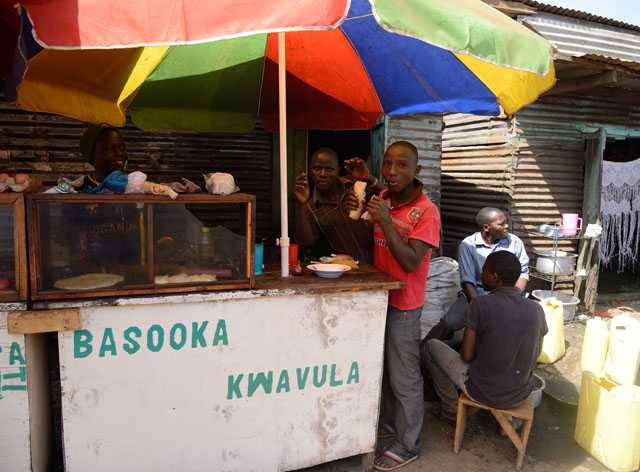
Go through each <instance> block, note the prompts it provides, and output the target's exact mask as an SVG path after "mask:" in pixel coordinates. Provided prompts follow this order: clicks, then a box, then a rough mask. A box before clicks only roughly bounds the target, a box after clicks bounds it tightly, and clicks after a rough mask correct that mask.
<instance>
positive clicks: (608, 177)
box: [600, 159, 640, 273]
mask: <svg viewBox="0 0 640 472" xmlns="http://www.w3.org/2000/svg"><path fill="white" fill-rule="evenodd" d="M600 212H601V219H602V237H601V240H600V261H601V262H602V264H604V266H605V267H610V266H611V265H612V263H613V262H614V261H617V263H618V264H617V266H618V273H620V272H624V271H625V270H628V269H633V268H635V267H637V266H636V263H637V262H638V258H639V257H640V159H636V160H634V161H629V162H610V161H604V162H603V169H602V197H601V205H600Z"/></svg>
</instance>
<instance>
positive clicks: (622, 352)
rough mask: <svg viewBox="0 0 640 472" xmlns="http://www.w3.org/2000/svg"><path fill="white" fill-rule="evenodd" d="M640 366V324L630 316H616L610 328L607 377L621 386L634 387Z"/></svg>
mask: <svg viewBox="0 0 640 472" xmlns="http://www.w3.org/2000/svg"><path fill="white" fill-rule="evenodd" d="M638 366H640V322H639V321H638V320H635V319H633V318H631V317H630V316H628V315H618V316H614V317H613V318H612V320H611V327H610V328H609V351H608V353H607V361H606V363H605V367H604V371H605V375H606V376H607V377H608V378H609V379H611V380H613V381H614V382H616V383H618V384H620V385H633V384H634V383H635V382H636V376H637V375H638Z"/></svg>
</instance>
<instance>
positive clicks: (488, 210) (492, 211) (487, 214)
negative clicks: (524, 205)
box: [476, 207, 504, 228]
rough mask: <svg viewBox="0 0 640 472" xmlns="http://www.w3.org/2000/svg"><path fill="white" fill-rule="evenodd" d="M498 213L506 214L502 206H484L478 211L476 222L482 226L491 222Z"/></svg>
mask: <svg viewBox="0 0 640 472" xmlns="http://www.w3.org/2000/svg"><path fill="white" fill-rule="evenodd" d="M498 215H504V211H502V210H501V209H500V208H494V207H484V208H481V209H480V211H478V213H476V223H477V224H478V226H479V227H480V228H482V227H483V226H484V225H488V224H489V223H491V222H492V221H493V220H494V219H495V218H496V217H497V216H498Z"/></svg>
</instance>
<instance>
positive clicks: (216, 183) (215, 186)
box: [204, 172, 240, 195]
mask: <svg viewBox="0 0 640 472" xmlns="http://www.w3.org/2000/svg"><path fill="white" fill-rule="evenodd" d="M204 181H205V183H206V186H207V191H208V192H209V193H210V194H212V195H231V194H232V193H235V192H237V191H239V190H240V189H239V188H238V186H237V185H236V181H235V179H234V178H233V175H231V174H225V173H224V172H214V173H209V174H204Z"/></svg>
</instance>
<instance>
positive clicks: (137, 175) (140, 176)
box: [124, 171, 147, 193]
mask: <svg viewBox="0 0 640 472" xmlns="http://www.w3.org/2000/svg"><path fill="white" fill-rule="evenodd" d="M146 181H147V174H145V173H144V172H140V171H135V172H131V173H130V174H129V181H128V183H127V188H126V190H125V191H124V193H145V189H144V184H145V182H146Z"/></svg>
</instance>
